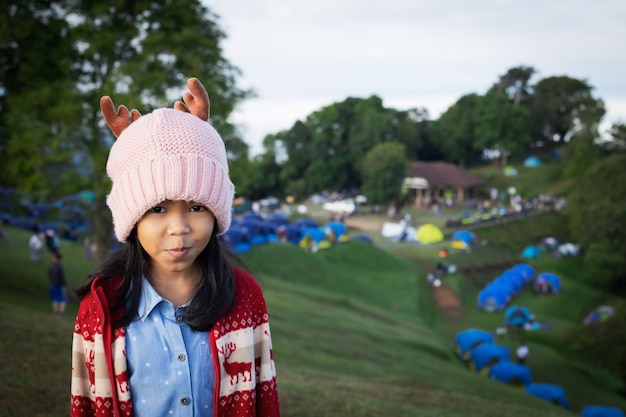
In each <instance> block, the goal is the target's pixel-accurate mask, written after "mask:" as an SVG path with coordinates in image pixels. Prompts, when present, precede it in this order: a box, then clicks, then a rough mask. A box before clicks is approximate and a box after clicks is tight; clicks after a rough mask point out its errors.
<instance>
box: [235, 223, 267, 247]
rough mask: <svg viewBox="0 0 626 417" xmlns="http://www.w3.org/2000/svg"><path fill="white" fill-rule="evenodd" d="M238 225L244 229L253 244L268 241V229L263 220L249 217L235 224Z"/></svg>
mask: <svg viewBox="0 0 626 417" xmlns="http://www.w3.org/2000/svg"><path fill="white" fill-rule="evenodd" d="M237 226H238V227H241V228H242V229H244V230H245V231H246V233H247V235H248V237H249V238H250V243H252V244H253V245H262V244H264V243H267V242H268V236H267V235H268V232H269V231H268V229H267V227H266V225H265V222H264V221H262V220H261V221H259V220H254V219H252V218H249V219H248V220H246V219H244V220H242V221H240V222H239V223H238V224H237Z"/></svg>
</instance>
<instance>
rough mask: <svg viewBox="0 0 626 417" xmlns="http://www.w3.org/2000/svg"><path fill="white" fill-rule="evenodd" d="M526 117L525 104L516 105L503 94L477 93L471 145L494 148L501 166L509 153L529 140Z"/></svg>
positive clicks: (522, 149)
mask: <svg viewBox="0 0 626 417" xmlns="http://www.w3.org/2000/svg"><path fill="white" fill-rule="evenodd" d="M528 117H529V115H528V110H527V109H526V108H525V107H522V106H516V105H515V104H514V103H512V102H511V101H510V100H509V99H508V97H507V96H505V95H504V94H500V93H488V94H487V95H485V96H483V97H480V99H479V100H478V101H477V105H476V109H475V115H474V118H475V130H474V143H473V147H474V149H476V150H477V151H481V152H482V151H483V150H485V149H491V150H496V151H498V152H499V154H500V162H501V165H502V166H505V165H506V162H507V157H508V156H509V155H511V154H516V153H517V154H519V153H521V152H523V151H524V150H525V149H526V148H527V147H528V145H529V144H530V141H531V136H530V134H529V133H528V130H527V126H528Z"/></svg>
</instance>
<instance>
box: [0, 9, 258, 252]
mask: <svg viewBox="0 0 626 417" xmlns="http://www.w3.org/2000/svg"><path fill="white" fill-rule="evenodd" d="M29 3H30V2H29ZM36 4H40V5H41V4H47V5H48V6H51V5H52V4H53V3H52V2H44V1H42V2H37V3H36ZM30 6H31V5H30V4H29V5H28V6H27V7H30ZM57 6H58V5H57ZM63 6H64V7H63V8H59V7H54V8H52V9H53V10H54V11H55V12H56V11H58V12H59V13H60V15H59V19H58V20H59V21H61V22H65V25H66V26H64V27H63V28H64V29H65V30H67V32H68V33H69V35H68V37H69V38H70V39H71V42H72V43H71V49H69V48H67V49H68V50H69V51H66V50H65V49H60V50H59V49H57V48H56V47H55V48H52V47H48V48H43V47H42V48H41V49H37V50H31V49H30V48H31V45H28V44H26V43H25V42H24V43H23V44H17V48H18V49H20V54H16V55H20V56H22V55H23V56H27V57H28V54H29V53H30V54H37V55H36V56H35V57H34V58H32V59H30V60H29V61H28V62H26V64H27V65H28V66H25V65H22V66H20V67H19V71H20V74H22V72H25V74H28V75H29V77H26V75H23V76H22V80H35V82H33V84H32V86H29V85H28V84H24V86H23V88H22V90H21V91H20V96H21V97H22V99H24V100H27V99H28V100H29V101H31V100H32V101H33V102H37V101H36V100H35V98H36V97H37V93H38V92H40V91H41V89H40V87H41V84H40V83H38V82H36V81H37V80H38V79H39V78H38V77H39V75H41V76H42V79H45V73H46V72H47V71H49V68H48V67H46V66H42V65H41V63H44V64H45V63H46V62H51V60H50V58H49V57H52V56H53V57H54V59H55V60H59V61H60V62H66V61H69V62H70V64H71V69H72V70H71V72H69V71H68V74H69V76H71V77H72V79H73V84H72V85H71V86H67V85H66V83H59V84H54V87H55V89H54V91H53V92H54V93H55V94H57V95H56V97H57V99H58V102H59V103H65V106H64V107H63V106H59V109H60V110H59V111H58V113H59V114H55V115H56V116H59V115H60V116H62V117H57V118H56V119H54V120H56V121H57V122H58V123H53V122H51V120H52V117H48V118H44V119H43V121H42V123H31V124H24V123H23V121H28V120H30V121H33V122H34V121H37V120H38V119H39V116H40V114H39V113H38V112H37V111H36V109H35V108H34V107H33V106H31V107H29V108H20V109H19V113H21V114H19V117H18V116H17V115H16V116H14V118H13V120H16V121H18V120H19V121H22V123H21V125H22V130H28V131H29V133H28V134H29V137H30V138H31V140H30V142H32V143H39V144H44V143H47V142H50V138H51V137H52V138H57V137H58V138H62V139H63V140H62V141H61V140H59V142H58V146H57V147H56V148H58V149H61V150H63V151H65V150H71V151H76V152H79V156H80V163H81V166H82V167H85V169H84V171H83V172H82V174H84V176H85V177H86V178H87V181H88V183H89V184H90V186H91V188H92V190H93V191H94V194H95V196H96V199H95V207H94V210H93V215H94V219H93V225H94V229H95V230H94V232H95V235H96V238H97V239H98V241H99V242H100V243H101V244H100V245H99V246H100V247H101V248H107V247H108V246H109V238H110V236H111V222H110V216H109V213H108V210H107V209H106V207H105V196H106V194H107V193H108V191H109V189H110V183H109V181H108V179H107V178H106V175H105V164H106V159H107V155H108V149H109V147H110V146H111V144H112V141H113V138H112V137H111V135H110V133H109V132H108V129H107V128H106V127H105V125H104V123H103V121H102V120H101V117H100V115H99V98H100V96H102V95H105V94H106V95H111V96H113V97H114V101H115V104H120V103H123V104H126V105H127V106H128V107H133V108H137V109H139V110H140V111H141V112H142V113H147V112H149V111H151V109H152V108H154V107H160V106H171V105H172V104H173V101H174V100H176V99H180V97H181V95H182V92H183V91H184V88H185V80H186V79H187V78H188V77H189V76H196V77H198V78H199V79H200V80H202V82H203V84H204V86H205V87H206V89H207V91H208V93H209V96H210V98H211V119H210V120H211V123H212V124H213V125H214V126H215V127H216V129H217V130H218V131H219V132H220V134H221V135H222V138H223V139H224V142H225V143H226V148H227V150H228V155H229V158H230V159H231V160H233V159H238V158H247V145H246V144H245V143H244V142H243V141H242V140H241V139H240V138H239V137H238V135H237V133H236V130H235V129H234V127H233V126H232V125H231V124H230V123H228V121H227V119H228V115H229V114H230V113H231V112H232V111H233V109H234V108H235V106H236V104H237V103H238V102H239V101H241V100H242V99H244V98H246V97H247V96H249V94H250V92H248V91H244V90H241V89H239V88H237V87H236V83H235V80H236V77H237V76H238V75H239V71H238V70H237V69H236V68H235V67H233V66H232V65H231V64H230V63H229V62H228V61H227V60H226V59H225V58H224V57H223V55H222V49H221V46H220V42H221V41H222V40H223V39H224V37H225V34H224V33H223V32H222V30H221V29H220V27H219V26H218V23H217V17H216V16H215V15H213V14H212V13H211V12H210V11H209V10H208V9H206V7H204V6H203V5H202V3H201V2H200V1H199V0H181V1H177V2H164V1H160V2H155V1H148V0H114V1H110V2H92V1H77V2H67V3H65V4H63ZM14 7H16V6H14ZM27 10H28V9H27ZM42 21H43V22H44V23H50V20H46V18H42ZM55 22H56V20H55ZM11 27H12V26H11ZM30 29H31V30H32V33H33V34H36V35H35V37H36V36H37V35H39V33H38V32H37V31H36V30H34V28H30ZM52 33H54V31H52ZM61 33H65V32H63V31H61ZM51 39H54V36H51ZM64 45H65V44H64ZM42 46H43V45H42ZM50 50H54V51H55V53H54V54H50ZM64 53H65V55H63V54H64ZM29 58H30V57H29ZM37 58H41V61H40V62H38V61H37ZM69 67H70V65H67V67H65V68H69ZM51 68H54V67H52V66H51ZM29 88H30V90H29ZM44 91H45V90H44ZM29 94H30V98H29ZM14 111H16V112H17V111H18V109H14ZM70 116H71V117H70ZM74 123H76V124H74ZM35 129H37V131H35ZM16 132H17V130H13V131H12V132H11V133H12V137H11V138H10V139H9V141H11V142H13V143H18V142H19V141H20V137H19V136H18V135H17V134H16ZM20 134H21V135H22V134H24V133H23V132H20ZM53 143H56V142H53ZM29 146H30V145H29ZM5 149H8V150H9V151H10V152H7V154H6V158H7V159H15V157H16V156H19V155H20V153H19V152H25V151H28V149H30V148H24V147H21V148H20V147H17V146H13V145H12V146H11V147H9V146H7V147H6V148H5ZM3 153H4V149H3ZM4 156H5V155H3V157H4ZM27 168H28V169H27V170H23V171H20V175H22V176H23V177H24V181H26V179H27V178H29V177H30V178H37V177H38V176H39V177H40V176H41V175H40V174H38V173H37V169H36V167H33V166H29V167H27ZM72 172H74V173H75V171H72ZM14 175H15V174H14ZM54 179H56V178H55V177H50V176H47V178H46V180H54ZM50 186H51V183H50V182H45V181H44V182H42V185H41V187H50Z"/></svg>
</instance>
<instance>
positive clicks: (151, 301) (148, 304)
mask: <svg viewBox="0 0 626 417" xmlns="http://www.w3.org/2000/svg"><path fill="white" fill-rule="evenodd" d="M161 301H165V298H163V297H161V296H160V295H159V293H158V292H156V290H155V289H154V287H153V286H152V284H150V281H148V280H147V279H146V277H143V281H142V285H141V296H140V297H139V306H138V308H137V316H138V317H139V320H141V321H144V320H145V319H146V318H147V317H148V316H149V315H150V313H151V312H152V310H154V308H155V307H156V306H157V305H158V304H159V303H160V302H161Z"/></svg>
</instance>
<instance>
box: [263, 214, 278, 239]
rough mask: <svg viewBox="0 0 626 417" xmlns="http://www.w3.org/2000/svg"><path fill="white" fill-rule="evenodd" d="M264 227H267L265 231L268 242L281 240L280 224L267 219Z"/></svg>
mask: <svg viewBox="0 0 626 417" xmlns="http://www.w3.org/2000/svg"><path fill="white" fill-rule="evenodd" d="M263 227H265V232H266V234H267V241H268V242H274V243H277V242H280V238H279V237H278V234H277V232H278V227H279V226H278V225H277V224H274V223H271V222H268V221H267V220H266V221H264V222H263Z"/></svg>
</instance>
